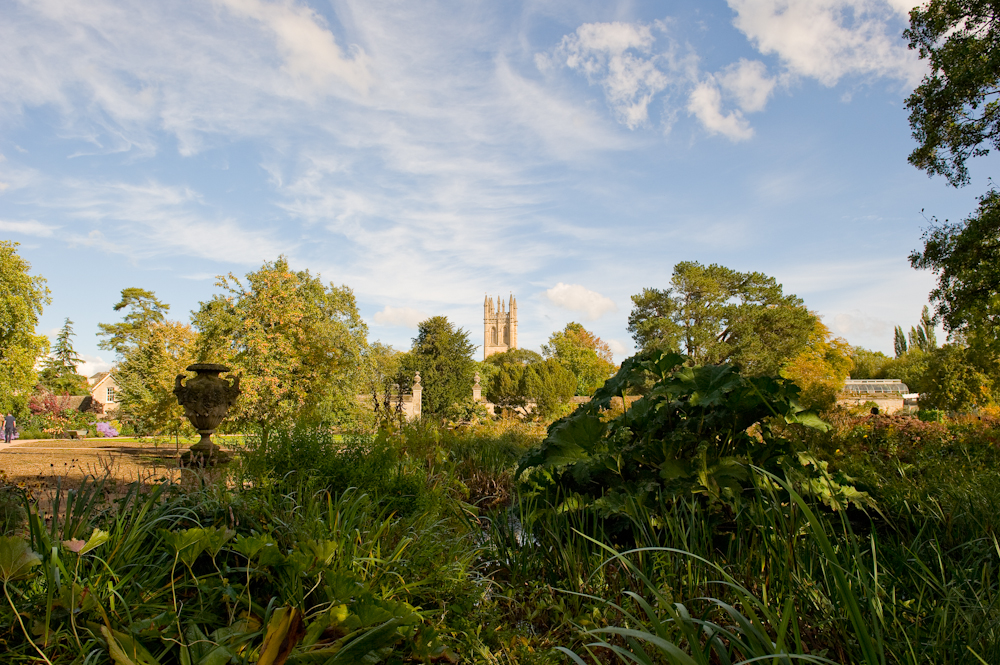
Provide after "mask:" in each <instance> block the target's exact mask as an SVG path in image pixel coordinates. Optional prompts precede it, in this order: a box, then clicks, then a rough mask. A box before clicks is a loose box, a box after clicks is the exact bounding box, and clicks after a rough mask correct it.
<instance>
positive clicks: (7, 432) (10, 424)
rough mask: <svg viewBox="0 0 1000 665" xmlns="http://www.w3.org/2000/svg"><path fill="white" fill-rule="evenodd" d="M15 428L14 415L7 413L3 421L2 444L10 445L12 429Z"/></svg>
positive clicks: (12, 435) (12, 434) (12, 436)
mask: <svg viewBox="0 0 1000 665" xmlns="http://www.w3.org/2000/svg"><path fill="white" fill-rule="evenodd" d="M15 427H17V421H16V420H14V414H12V413H10V412H8V413H7V415H6V416H5V417H4V419H3V441H4V443H10V442H11V439H13V438H14V428H15Z"/></svg>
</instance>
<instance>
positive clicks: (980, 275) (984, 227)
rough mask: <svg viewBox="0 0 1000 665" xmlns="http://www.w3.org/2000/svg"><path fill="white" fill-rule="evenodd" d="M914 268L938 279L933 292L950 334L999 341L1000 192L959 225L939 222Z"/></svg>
mask: <svg viewBox="0 0 1000 665" xmlns="http://www.w3.org/2000/svg"><path fill="white" fill-rule="evenodd" d="M910 262H911V263H912V265H913V267H915V268H921V269H928V270H931V271H933V272H934V273H935V274H936V275H937V286H936V287H935V288H934V290H933V291H931V300H932V301H933V302H934V304H935V307H936V311H937V315H938V316H939V317H941V320H942V321H943V322H944V325H945V328H947V329H948V331H949V332H950V333H951V334H958V335H962V336H966V337H968V336H972V335H975V334H978V333H981V334H983V335H985V336H987V337H992V338H994V339H995V338H996V337H997V331H998V327H1000V192H997V191H996V190H992V191H990V192H988V193H986V194H985V195H983V197H982V198H980V200H979V209H978V210H977V211H976V212H975V213H974V214H972V215H970V216H969V217H968V218H966V219H965V220H964V221H962V222H960V223H957V224H955V223H949V222H947V221H946V222H944V223H937V222H935V223H934V224H933V225H932V226H931V227H930V228H929V229H928V230H927V231H926V232H925V233H924V249H923V251H922V252H914V253H913V254H911V255H910Z"/></svg>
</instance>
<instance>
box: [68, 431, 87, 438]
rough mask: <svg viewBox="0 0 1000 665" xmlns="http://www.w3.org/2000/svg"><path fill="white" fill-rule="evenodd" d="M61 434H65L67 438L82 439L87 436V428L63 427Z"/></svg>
mask: <svg viewBox="0 0 1000 665" xmlns="http://www.w3.org/2000/svg"><path fill="white" fill-rule="evenodd" d="M63 434H65V435H66V438H68V439H82V438H83V437H85V436H87V430H85V429H64V430H63Z"/></svg>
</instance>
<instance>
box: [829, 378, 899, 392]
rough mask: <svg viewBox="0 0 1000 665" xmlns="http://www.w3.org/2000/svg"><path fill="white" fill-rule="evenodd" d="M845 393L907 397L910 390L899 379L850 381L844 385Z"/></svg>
mask: <svg viewBox="0 0 1000 665" xmlns="http://www.w3.org/2000/svg"><path fill="white" fill-rule="evenodd" d="M843 392H845V393H849V394H862V395H874V394H884V393H892V394H900V395H905V394H907V393H909V392H910V389H909V388H908V387H907V386H906V384H905V383H903V382H902V381H900V380H899V379H848V380H847V381H846V382H845V383H844V390H843Z"/></svg>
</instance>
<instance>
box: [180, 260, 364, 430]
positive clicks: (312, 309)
mask: <svg viewBox="0 0 1000 665" xmlns="http://www.w3.org/2000/svg"><path fill="white" fill-rule="evenodd" d="M217 286H219V287H220V288H221V289H222V293H220V294H217V295H216V296H214V297H213V298H212V299H211V300H208V301H206V302H203V303H201V307H200V308H199V310H198V311H197V312H195V314H194V317H193V323H194V327H195V329H197V330H198V333H199V335H198V340H197V342H196V348H197V357H198V360H200V361H202V362H219V363H224V364H226V365H229V366H230V367H232V368H233V370H234V371H235V372H236V373H238V374H240V375H241V376H242V382H241V384H240V385H241V388H242V390H243V394H242V395H241V396H240V398H239V400H238V401H237V404H236V407H235V409H234V411H235V413H233V416H234V419H235V421H236V422H237V423H239V424H254V425H258V426H261V427H264V428H265V429H268V428H271V427H274V426H275V425H278V424H279V423H284V422H290V421H294V420H310V421H314V422H319V421H328V420H338V419H340V418H345V417H347V416H346V415H345V414H346V413H348V412H349V411H350V410H352V409H354V408H356V406H355V402H356V399H357V390H358V386H357V373H356V372H355V371H354V368H355V366H356V365H357V363H358V361H359V357H360V354H361V351H362V349H363V348H364V345H365V337H366V335H367V332H368V329H367V327H366V326H365V324H364V321H362V320H361V316H360V315H359V314H358V308H357V304H356V302H355V300H354V293H353V292H352V291H351V290H350V289H349V288H348V287H346V286H336V285H334V284H333V283H330V284H324V283H323V281H322V280H321V279H320V278H319V277H318V276H314V275H311V274H310V273H309V271H308V270H304V271H295V270H292V269H291V268H290V267H289V265H288V260H287V259H286V258H284V257H279V258H278V259H277V260H275V261H273V262H268V263H265V264H264V265H263V266H261V268H260V269H259V270H257V271H254V272H251V273H248V274H247V275H246V280H245V282H244V281H243V280H240V279H239V278H237V277H236V276H235V275H233V274H232V273H230V274H229V275H228V276H226V277H219V281H218V282H217Z"/></svg>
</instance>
